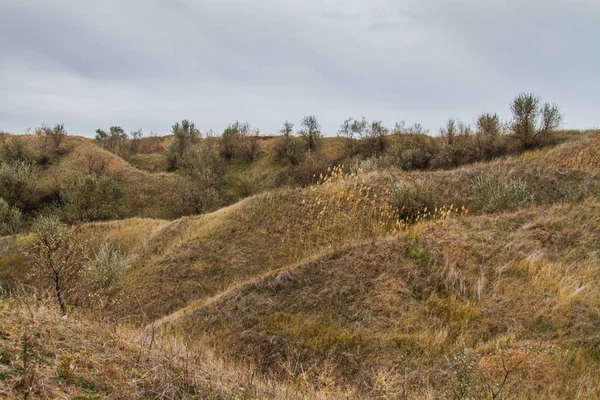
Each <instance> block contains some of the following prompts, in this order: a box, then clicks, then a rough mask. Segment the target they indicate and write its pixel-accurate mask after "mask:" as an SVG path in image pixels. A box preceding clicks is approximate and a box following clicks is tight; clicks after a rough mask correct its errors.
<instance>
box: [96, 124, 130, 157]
mask: <svg viewBox="0 0 600 400" xmlns="http://www.w3.org/2000/svg"><path fill="white" fill-rule="evenodd" d="M96 141H97V142H98V143H100V145H101V146H102V148H103V149H106V150H108V151H110V152H111V153H113V154H115V155H117V156H122V155H123V152H124V150H125V143H126V142H127V134H126V133H125V130H124V129H123V128H121V127H120V126H111V127H110V129H109V131H108V132H106V131H103V130H102V129H96Z"/></svg>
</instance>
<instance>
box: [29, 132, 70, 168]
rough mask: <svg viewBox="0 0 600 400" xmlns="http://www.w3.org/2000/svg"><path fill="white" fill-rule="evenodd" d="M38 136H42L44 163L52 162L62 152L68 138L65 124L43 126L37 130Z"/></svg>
mask: <svg viewBox="0 0 600 400" xmlns="http://www.w3.org/2000/svg"><path fill="white" fill-rule="evenodd" d="M36 134H37V135H39V136H42V137H43V139H44V141H43V145H42V158H43V159H42V162H47V161H50V160H51V159H52V158H54V157H55V156H56V155H57V154H59V153H60V151H61V148H60V146H61V144H62V142H63V141H64V139H65V137H66V136H67V132H66V130H65V126H64V124H56V125H54V127H49V126H42V127H41V128H39V129H37V130H36Z"/></svg>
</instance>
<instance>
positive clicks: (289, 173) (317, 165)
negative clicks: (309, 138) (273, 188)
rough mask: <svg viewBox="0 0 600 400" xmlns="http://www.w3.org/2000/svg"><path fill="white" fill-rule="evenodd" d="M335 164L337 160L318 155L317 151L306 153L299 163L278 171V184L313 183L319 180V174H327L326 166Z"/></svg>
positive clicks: (330, 166)
mask: <svg viewBox="0 0 600 400" xmlns="http://www.w3.org/2000/svg"><path fill="white" fill-rule="evenodd" d="M337 164H338V162H337V161H330V160H327V159H326V158H325V157H323V156H321V155H319V153H314V152H310V153H307V154H306V156H305V157H304V160H302V162H301V163H300V164H298V165H296V166H292V167H290V168H288V169H284V170H282V171H281V172H280V174H279V177H278V184H279V185H286V184H293V185H300V186H309V185H313V184H315V183H317V182H318V181H319V176H320V175H321V174H323V175H325V174H327V168H332V167H334V166H335V165H337Z"/></svg>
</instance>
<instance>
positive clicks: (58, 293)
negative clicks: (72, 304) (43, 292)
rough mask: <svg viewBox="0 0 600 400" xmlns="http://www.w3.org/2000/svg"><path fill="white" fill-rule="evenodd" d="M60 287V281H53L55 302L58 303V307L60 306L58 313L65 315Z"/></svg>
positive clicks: (65, 310)
mask: <svg viewBox="0 0 600 400" xmlns="http://www.w3.org/2000/svg"><path fill="white" fill-rule="evenodd" d="M60 286H61V285H60V279H55V280H54V289H55V291H56V300H57V301H58V305H59V306H60V312H62V315H67V307H66V306H65V302H64V300H63V298H62V290H61V287H60Z"/></svg>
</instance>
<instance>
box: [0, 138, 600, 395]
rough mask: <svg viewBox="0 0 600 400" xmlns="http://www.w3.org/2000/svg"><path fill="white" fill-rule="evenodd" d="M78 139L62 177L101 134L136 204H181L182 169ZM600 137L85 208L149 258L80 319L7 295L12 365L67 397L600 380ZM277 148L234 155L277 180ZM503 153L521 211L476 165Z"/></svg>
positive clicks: (134, 254)
mask: <svg viewBox="0 0 600 400" xmlns="http://www.w3.org/2000/svg"><path fill="white" fill-rule="evenodd" d="M336 140H337V139H336ZM336 140H333V139H332V140H330V141H328V142H329V143H330V145H325V146H324V148H323V151H324V152H325V153H327V154H326V156H327V157H329V159H331V160H333V159H335V158H336V157H337V156H338V155H339V154H338V153H343V151H344V150H343V142H341V141H336ZM338 142H339V143H338ZM271 144H272V143H271V139H267V140H264V141H261V146H263V147H264V148H265V149H266V148H268V146H269V145H271ZM67 145H68V146H70V147H69V149H70V151H69V152H68V153H67V155H66V156H65V157H63V158H62V159H61V160H60V162H58V163H57V164H56V165H52V166H51V167H49V168H48V170H47V171H46V172H45V175H44V178H43V179H44V180H45V182H46V183H48V185H49V187H51V186H52V184H56V183H57V182H54V183H52V179H54V178H53V176H58V174H59V173H71V172H72V171H79V170H81V169H82V168H84V167H85V164H84V163H83V161H85V160H86V158H85V157H87V155H85V152H87V151H93V152H94V154H96V152H98V154H100V155H102V157H106V158H107V160H108V161H107V162H106V163H104V162H99V164H98V165H101V166H103V167H102V168H105V172H106V173H109V174H111V175H113V176H117V177H120V179H123V180H124V181H125V182H126V185H128V186H129V189H128V190H129V192H128V195H127V196H129V197H128V199H129V200H128V201H129V202H130V204H131V207H132V211H136V212H138V211H139V212H140V213H141V215H145V216H153V217H163V218H164V217H165V216H166V215H167V213H168V212H171V210H169V208H170V207H171V206H172V204H171V203H170V201H171V200H170V198H169V195H170V194H169V193H167V192H168V191H169V187H170V186H169V182H171V180H172V179H176V178H175V177H174V176H173V175H171V174H149V173H146V172H141V171H139V170H136V169H135V168H132V167H131V166H129V165H127V164H126V163H124V162H123V161H122V160H120V159H118V158H116V157H114V156H112V155H111V154H108V153H106V152H103V151H102V150H101V149H98V148H96V147H94V146H93V145H92V144H91V143H89V141H86V140H84V139H82V138H70V139H69V141H68V143H67ZM338 145H339V146H338ZM336 146H337V147H336ZM599 147H600V143H599V142H598V136H594V134H593V133H590V134H589V137H582V138H581V139H580V140H573V141H567V142H566V143H564V144H562V145H560V146H557V147H555V148H547V149H542V150H536V151H532V152H529V153H526V154H523V155H520V156H518V157H509V158H506V159H502V160H497V161H494V162H491V163H486V164H475V165H469V166H465V167H462V168H459V169H456V170H452V171H435V172H411V173H405V172H400V171H396V170H389V171H377V172H373V173H369V174H359V175H346V174H344V173H342V172H341V170H340V169H338V168H335V169H333V170H331V171H329V173H328V174H326V175H324V176H322V177H321V182H320V184H319V185H316V186H313V187H309V188H305V189H280V190H275V191H268V190H267V191H266V192H263V193H260V194H258V195H256V196H253V197H251V198H248V199H246V200H243V201H240V202H239V203H236V204H234V205H233V206H230V207H226V208H223V209H220V210H218V211H216V212H214V213H210V214H206V215H201V216H195V217H185V218H181V219H178V220H174V221H166V220H161V219H138V218H136V219H130V220H123V221H111V222H104V223H93V224H85V225H83V226H82V227H81V232H82V235H83V236H85V237H86V238H87V239H88V240H89V241H90V243H92V245H93V246H100V245H101V244H103V243H107V244H110V245H111V246H113V247H116V248H118V249H119V250H120V251H122V252H123V253H125V254H126V255H127V257H128V260H129V261H130V262H131V264H132V266H131V267H130V268H129V269H128V272H127V276H126V278H125V281H124V282H123V285H122V286H120V289H119V293H118V294H117V295H116V296H115V302H113V303H111V304H112V306H111V307H109V308H108V309H107V310H105V311H104V312H103V313H98V312H92V311H89V313H90V314H91V315H90V314H88V311H86V312H85V313H83V311H80V310H78V311H76V312H74V313H73V315H71V316H70V318H69V319H68V320H66V321H65V320H62V319H60V318H59V317H58V316H57V315H56V313H55V311H53V308H52V307H51V306H50V305H48V304H46V303H45V302H43V301H39V300H31V298H26V297H19V296H16V297H14V296H13V297H11V298H3V299H2V300H0V317H1V320H2V321H3V322H4V321H6V323H4V324H2V326H0V344H1V345H2V346H3V347H2V349H6V350H3V351H6V354H7V357H8V358H9V359H10V360H11V361H10V362H9V363H4V365H0V374H2V376H3V377H4V379H3V380H2V386H0V387H1V388H2V389H1V390H3V391H4V393H5V396H6V397H10V396H13V397H14V396H17V394H19V395H24V394H25V393H27V392H28V391H29V392H31V393H37V396H39V397H44V396H45V397H49V398H52V397H61V396H62V397H77V396H81V397H83V398H138V397H143V396H146V397H148V398H216V399H219V398H311V399H312V398H332V399H340V398H361V396H362V397H365V398H388V399H391V398H419V399H421V398H422V399H434V398H523V399H526V398H557V399H558V398H582V399H584V398H590V399H591V398H598V397H600V391H599V389H598V388H599V387H600V380H599V378H598V377H599V376H600V352H599V350H598V349H599V347H598V346H599V343H600V337H599V334H598V332H600V324H599V322H598V321H599V319H598V309H600V284H599V282H600V251H599V250H598V249H600V203H599V200H598V194H599V193H600V179H599V176H598V174H599V173H600V171H599V170H598V168H597V165H596V161H595V158H596V155H597V154H596V153H597V150H598V148H599ZM82 154H83V155H82ZM261 157H262V158H259V160H258V161H257V162H256V163H254V164H253V165H252V166H241V165H240V166H233V167H231V168H232V169H231V170H230V171H229V172H228V173H230V174H232V176H234V175H235V176H237V175H239V174H245V175H248V176H252V177H255V178H256V179H259V180H261V181H264V182H265V183H264V184H263V186H261V187H260V188H259V190H260V191H263V190H266V189H268V188H269V187H272V186H271V185H272V184H273V185H275V184H276V182H275V180H270V179H272V178H273V177H274V176H275V175H276V170H277V169H276V168H275V164H274V161H273V160H272V159H271V158H270V155H269V154H263V156H261ZM82 160H83V161H82ZM87 161H89V160H87ZM88 167H89V165H88ZM236 168H238V169H236ZM491 171H493V172H494V173H495V174H497V176H499V177H500V178H502V179H505V180H506V182H511V180H513V181H519V182H523V188H524V190H527V191H528V193H527V194H528V195H529V194H530V195H531V200H530V201H527V202H519V204H516V205H515V207H514V208H516V210H515V211H511V212H505V211H502V210H503V209H504V210H505V209H510V208H513V207H510V205H509V207H505V206H504V205H502V207H496V208H495V207H491V208H490V207H482V206H481V205H480V204H482V203H481V200H482V199H481V198H480V197H478V196H481V193H480V192H478V191H477V190H476V182H477V181H478V179H480V178H481V177H485V176H488V175H489V174H490V172H491ZM61 179H62V178H61ZM494 182H495V181H494ZM499 182H500V181H499ZM394 183H399V184H401V185H404V186H406V187H410V188H417V187H418V188H422V189H423V191H424V192H425V196H424V197H422V198H424V199H426V202H427V205H426V206H427V209H425V205H424V206H423V207H422V208H423V209H422V210H419V211H418V214H417V216H418V218H414V219H410V220H404V221H403V220H400V219H399V218H398V216H399V212H400V211H399V210H401V209H402V207H400V206H401V204H400V205H397V204H396V205H394V204H392V202H391V193H390V188H391V187H392V184H394ZM501 183H502V182H500V183H499V184H501ZM508 198H509V199H510V197H508ZM157 201H159V202H162V203H161V204H157V203H156V202H157ZM417 203H418V202H417ZM137 207H140V208H139V210H138V209H137ZM415 207H416V208H415V209H419V204H416V205H415ZM444 207H445V208H444ZM467 209H468V213H466V212H465V210H467ZM448 210H452V212H448ZM456 210H458V212H456ZM490 212H491V213H490ZM486 213H487V214H486ZM28 240H29V238H28V236H26V235H21V236H10V237H2V238H0V282H2V283H16V282H28V283H31V284H35V282H34V281H32V280H31V279H30V278H28V272H29V269H28V265H29V264H28V260H27V258H26V257H25V256H24V255H23V250H24V249H26V246H27V242H28ZM90 317H91V318H90ZM130 323H134V324H135V326H138V327H139V326H140V325H143V326H145V328H143V329H142V328H135V327H134V325H126V324H130ZM22 338H26V339H22ZM150 343H152V344H150ZM24 344H27V346H25V347H27V348H28V349H26V350H25V351H24V350H23V347H24ZM32 349H33V350H32ZM23 354H25V355H27V354H29V355H30V356H29V357H26V358H27V360H28V361H26V362H25V363H23ZM1 357H2V355H1V354H0V358H1ZM13 360H16V361H15V362H13ZM0 364H1V363H0ZM17 367H18V368H17ZM7 371H9V372H7ZM87 391H93V392H87ZM0 393H2V392H0ZM2 395H4V394H0V398H1V397H2ZM86 396H87V397H86Z"/></svg>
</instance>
